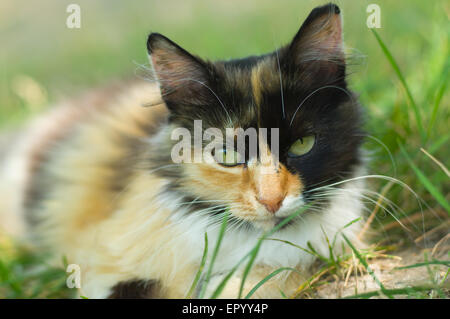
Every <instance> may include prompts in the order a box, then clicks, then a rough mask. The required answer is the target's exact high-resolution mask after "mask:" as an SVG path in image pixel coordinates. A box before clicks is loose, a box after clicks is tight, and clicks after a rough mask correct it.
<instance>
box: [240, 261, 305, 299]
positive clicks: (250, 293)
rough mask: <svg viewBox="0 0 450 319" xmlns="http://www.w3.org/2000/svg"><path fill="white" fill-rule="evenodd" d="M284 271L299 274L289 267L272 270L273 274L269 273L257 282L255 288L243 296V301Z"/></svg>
mask: <svg viewBox="0 0 450 319" xmlns="http://www.w3.org/2000/svg"><path fill="white" fill-rule="evenodd" d="M285 270H290V271H295V272H297V273H299V274H300V275H301V273H300V271H298V270H297V269H295V268H291V267H282V268H278V269H277V270H274V271H273V272H271V273H270V274H269V275H267V276H266V277H264V278H263V279H262V280H261V281H260V282H258V283H257V284H256V285H255V287H253V288H252V290H250V291H249V293H248V294H247V296H245V299H250V297H251V296H252V295H253V294H254V293H255V292H256V290H258V288H259V287H261V286H262V285H264V284H265V283H266V282H267V281H268V280H269V279H270V278H272V277H274V276H276V275H278V274H279V273H280V272H282V271H285Z"/></svg>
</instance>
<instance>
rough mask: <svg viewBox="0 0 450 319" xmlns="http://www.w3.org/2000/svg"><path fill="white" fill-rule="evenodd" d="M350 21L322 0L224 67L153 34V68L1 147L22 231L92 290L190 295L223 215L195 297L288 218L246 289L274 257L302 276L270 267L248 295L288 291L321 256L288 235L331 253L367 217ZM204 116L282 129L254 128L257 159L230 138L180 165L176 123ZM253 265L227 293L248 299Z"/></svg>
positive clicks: (221, 126)
mask: <svg viewBox="0 0 450 319" xmlns="http://www.w3.org/2000/svg"><path fill="white" fill-rule="evenodd" d="M341 20H342V18H341V12H340V9H339V7H338V6H337V5H334V4H327V5H324V6H321V7H317V8H315V9H313V10H312V12H311V13H310V14H309V16H308V17H307V18H306V20H305V21H304V23H303V24H302V26H301V27H300V29H299V31H298V32H297V33H296V35H295V36H294V38H293V39H292V41H291V42H290V43H288V44H287V45H286V46H283V47H281V48H279V49H277V50H275V51H274V52H271V53H267V54H264V55H261V56H250V57H247V58H241V59H235V60H227V61H215V62H210V61H206V60H204V59H201V58H200V57H197V56H195V55H192V54H191V53H189V52H187V51H186V50H184V49H183V48H181V47H180V46H179V45H177V44H176V43H174V42H173V41H171V40H169V39H168V38H166V37H165V36H163V35H161V34H158V33H151V34H150V35H149V37H148V40H147V49H148V53H149V61H150V64H151V66H152V67H151V70H152V72H153V74H152V79H149V80H142V79H135V80H133V81H131V82H128V83H126V84H123V83H121V84H118V85H115V86H111V87H107V88H104V89H102V90H95V91H93V92H91V93H89V94H87V95H86V96H84V97H83V98H80V99H78V100H72V101H70V102H66V103H65V105H61V106H59V107H57V108H55V109H53V110H52V111H51V112H50V113H49V114H46V115H44V116H43V117H42V118H41V119H39V120H38V121H37V122H35V124H34V125H32V126H31V127H30V128H29V129H28V130H27V131H26V132H24V133H23V137H22V138H21V139H18V140H16V141H15V142H14V145H13V147H12V149H16V151H15V152H14V151H12V152H10V155H9V156H8V154H7V155H4V160H3V167H4V170H3V172H7V171H11V170H12V169H13V168H14V169H17V166H19V168H21V170H20V172H21V173H20V174H22V175H20V178H18V177H17V176H14V177H11V176H10V177H9V178H4V179H3V184H4V185H8V186H6V187H4V193H3V195H4V197H5V198H6V199H9V200H10V203H12V202H13V203H12V204H10V205H9V206H6V207H7V208H8V209H9V210H17V211H19V210H20V212H18V213H17V214H22V215H23V219H24V220H25V221H26V224H25V226H23V225H22V226H17V228H21V227H22V228H24V229H25V230H24V231H25V233H26V234H27V236H28V237H29V238H30V239H31V241H32V242H33V244H34V245H35V246H36V247H37V249H42V250H48V251H50V252H52V255H53V256H54V258H55V260H57V261H59V260H61V257H62V256H65V257H66V258H67V261H68V263H70V264H76V265H79V267H80V270H81V288H80V289H79V294H80V295H82V296H86V297H88V298H185V297H186V296H188V295H187V294H188V292H189V290H190V288H191V286H192V284H193V282H194V278H195V277H196V274H197V272H198V269H199V266H200V263H201V260H202V257H203V252H204V245H205V233H206V234H207V239H208V247H209V250H208V259H207V260H208V262H207V263H206V265H205V269H208V267H209V265H210V260H211V259H210V258H211V255H212V252H213V249H214V247H215V245H216V243H217V240H218V238H219V234H220V232H221V227H222V226H223V225H226V228H225V232H224V235H223V238H222V241H221V245H220V248H219V250H218V254H217V256H216V260H215V263H214V265H213V268H212V271H211V276H209V277H208V276H205V272H203V274H202V276H201V277H200V280H199V281H198V283H197V286H196V289H194V291H193V292H192V294H191V295H190V296H189V297H193V298H198V297H201V296H203V297H210V296H211V295H212V294H213V292H214V291H215V288H216V287H217V285H218V284H219V283H220V282H221V281H222V280H223V279H224V278H225V276H226V275H227V274H228V273H229V272H230V271H231V270H232V269H233V267H235V266H236V265H237V264H238V263H239V261H241V260H242V258H244V257H245V256H246V255H247V254H248V253H249V251H251V250H252V249H253V248H254V247H255V246H256V245H257V244H258V240H259V239H260V238H261V236H263V234H265V233H266V232H267V231H270V230H271V229H273V227H275V226H277V225H282V226H283V227H279V229H278V230H277V231H276V232H274V233H273V234H271V236H270V239H266V240H264V241H262V243H261V246H260V249H259V251H258V254H257V255H256V258H255V260H254V266H253V268H252V270H251V271H250V273H249V275H248V276H247V278H246V281H245V284H244V286H243V295H241V296H245V295H246V294H247V293H248V292H249V291H250V289H252V288H253V287H254V286H255V285H256V284H257V283H258V282H259V281H261V280H262V279H263V278H264V277H266V276H267V275H268V274H270V273H271V272H273V271H274V270H276V269H277V268H279V267H291V268H295V269H297V270H298V271H286V272H284V273H281V274H278V275H277V276H274V277H272V278H271V279H270V280H269V281H267V282H266V283H265V284H264V285H262V286H261V287H260V288H259V289H258V290H256V291H255V293H254V294H253V295H252V297H254V298H281V297H282V294H281V293H280V291H282V292H284V294H285V295H287V296H289V295H291V294H292V293H294V291H295V289H296V288H297V287H298V286H299V284H301V283H302V281H303V280H305V278H307V275H308V269H309V267H310V266H311V264H312V263H313V262H314V260H315V257H314V256H313V255H311V254H309V253H308V252H306V251H304V250H301V249H299V248H297V247H295V246H293V245H290V244H288V243H286V242H291V243H293V244H295V245H298V246H301V247H304V248H307V247H308V243H309V244H310V245H311V247H313V248H314V249H315V250H316V251H317V252H318V253H319V254H322V255H325V256H327V255H328V254H329V247H328V243H327V240H329V241H331V240H332V239H333V238H335V239H336V243H335V245H333V249H335V248H336V249H337V250H339V249H341V247H342V243H343V239H342V236H340V235H341V233H343V234H345V235H346V236H347V237H348V238H349V239H350V240H351V241H353V242H354V243H355V244H358V236H357V235H358V232H359V231H360V229H361V225H362V223H363V208H364V207H363V203H362V202H361V193H362V190H363V189H364V183H363V181H362V179H360V178H358V177H359V176H362V175H363V174H364V166H365V165H364V159H363V154H362V149H361V147H362V143H363V135H364V134H363V129H362V118H363V115H362V107H361V106H360V104H359V102H358V98H357V96H356V94H354V93H353V92H351V91H350V89H349V88H348V86H347V82H346V63H345V60H346V59H345V53H344V45H343V39H342V22H341ZM198 120H201V121H202V125H203V126H202V127H203V129H206V128H217V129H218V130H219V131H221V132H224V131H225V130H226V128H233V129H236V128H242V129H249V128H255V129H260V128H267V129H274V128H276V129H277V130H278V134H279V136H278V140H277V142H278V145H277V146H278V151H277V154H276V156H273V155H274V154H275V152H273V153H274V154H272V152H271V151H272V146H273V145H274V144H273V143H272V142H271V143H269V142H268V139H267V138H263V137H262V136H258V140H257V148H258V149H259V150H265V152H260V153H259V155H248V154H240V153H238V152H237V151H236V150H233V149H229V148H225V149H224V151H223V152H220V148H219V151H217V150H216V151H215V152H213V153H211V156H212V158H213V161H209V162H206V161H199V162H192V163H185V162H182V163H175V162H174V161H173V159H172V156H171V154H172V155H173V148H174V145H176V143H178V141H177V140H175V139H173V136H172V133H173V132H174V130H176V129H177V128H184V129H187V130H188V132H192V133H193V134H194V132H193V131H194V121H198ZM239 134H240V133H239ZM201 146H202V147H203V146H204V143H203V142H202V145H201ZM18 150H20V151H18ZM219 153H220V154H219ZM11 154H14V155H11ZM19 154H20V156H19ZM230 154H231V156H230V158H231V159H229V158H228V157H225V155H230ZM261 154H262V155H261ZM236 157H239V158H240V159H241V161H239V162H238V161H236ZM263 157H264V158H265V160H264V161H263V160H262V159H263ZM18 159H20V161H19V162H18ZM222 160H223V161H222ZM12 163H14V165H13V164H12ZM13 166H14V167H13ZM13 183H15V184H13ZM19 184H20V185H21V186H20V187H19ZM11 185H18V186H17V187H11ZM2 189H3V188H2ZM12 189H14V191H13V190H12ZM17 193H20V194H17ZM302 207H303V208H304V209H305V211H304V212H303V213H301V214H298V215H295V216H294V215H292V214H294V213H295V212H297V211H299V210H300V209H301V208H302ZM17 216H18V215H17ZM224 216H228V220H227V224H224V223H223V218H224ZM289 216H294V217H293V218H292V219H291V220H290V221H289V223H285V224H283V221H284V220H285V218H287V217H289ZM352 222H353V223H352ZM348 224H351V225H350V226H348ZM346 225H347V226H348V227H347V226H346ZM274 239H275V240H274ZM276 239H278V240H276ZM338 248H339V249H338ZM246 263H247V262H244V263H241V264H240V265H241V266H240V267H238V268H237V270H236V271H235V272H234V274H233V275H232V276H231V277H230V279H229V281H228V283H227V285H226V286H225V288H224V289H223V290H222V292H221V294H220V295H219V297H221V298H236V297H238V293H239V289H240V285H241V281H242V278H243V267H244V266H245V264H246Z"/></svg>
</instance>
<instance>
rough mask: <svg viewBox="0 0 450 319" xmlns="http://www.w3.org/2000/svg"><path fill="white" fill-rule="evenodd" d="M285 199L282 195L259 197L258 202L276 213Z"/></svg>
mask: <svg viewBox="0 0 450 319" xmlns="http://www.w3.org/2000/svg"><path fill="white" fill-rule="evenodd" d="M283 199H284V196H281V195H280V196H275V197H270V198H257V200H258V202H260V203H261V204H263V205H264V207H266V209H267V210H268V211H269V212H271V213H272V214H275V213H276V212H277V211H278V210H279V209H280V207H281V204H282V203H283Z"/></svg>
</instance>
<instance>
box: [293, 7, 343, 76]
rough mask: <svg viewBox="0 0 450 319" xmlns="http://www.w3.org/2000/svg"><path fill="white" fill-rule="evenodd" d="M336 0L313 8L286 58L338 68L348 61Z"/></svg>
mask: <svg viewBox="0 0 450 319" xmlns="http://www.w3.org/2000/svg"><path fill="white" fill-rule="evenodd" d="M340 13H341V12H340V9H339V7H338V6H337V5H335V4H331V3H330V4H327V5H324V6H321V7H317V8H315V9H314V10H312V11H311V13H310V14H309V16H308V17H307V18H306V20H305V22H304V23H303V25H302V26H301V27H300V30H299V31H298V32H297V34H296V35H295V37H294V39H293V40H292V42H291V43H290V44H289V46H288V47H287V52H286V54H287V58H288V59H289V60H290V61H292V62H294V64H296V65H303V66H310V67H313V68H314V67H316V68H317V67H326V68H331V69H330V71H335V70H337V67H338V66H339V65H343V64H344V63H345V56H344V44H343V37H342V17H341V14H340Z"/></svg>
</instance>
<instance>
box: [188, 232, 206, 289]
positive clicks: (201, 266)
mask: <svg viewBox="0 0 450 319" xmlns="http://www.w3.org/2000/svg"><path fill="white" fill-rule="evenodd" d="M207 256H208V234H207V233H205V247H204V248H203V256H202V261H201V262H200V267H199V268H198V271H197V274H196V275H195V278H194V282H193V283H192V286H191V288H190V289H189V292H188V293H187V295H186V298H191V297H192V293H193V292H194V289H195V287H196V286H197V283H198V281H199V280H200V276H201V275H202V272H203V268H205V264H206V257H207Z"/></svg>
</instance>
